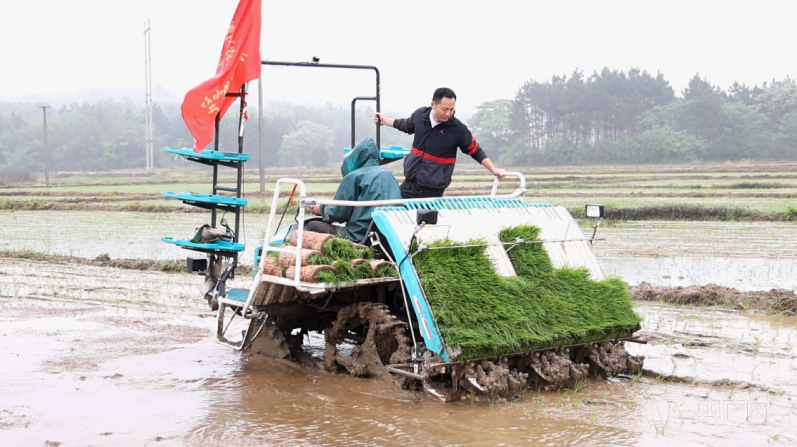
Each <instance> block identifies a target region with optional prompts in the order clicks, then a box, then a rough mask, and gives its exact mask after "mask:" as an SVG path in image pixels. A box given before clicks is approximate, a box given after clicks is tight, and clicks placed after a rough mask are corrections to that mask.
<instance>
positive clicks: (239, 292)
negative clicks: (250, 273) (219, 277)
mask: <svg viewBox="0 0 797 447" xmlns="http://www.w3.org/2000/svg"><path fill="white" fill-rule="evenodd" d="M226 298H227V299H228V300H233V301H240V302H241V303H245V302H246V299H247V298H249V289H230V290H228V291H227V296H226Z"/></svg>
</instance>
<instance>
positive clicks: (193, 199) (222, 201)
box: [163, 191, 249, 206]
mask: <svg viewBox="0 0 797 447" xmlns="http://www.w3.org/2000/svg"><path fill="white" fill-rule="evenodd" d="M163 195H164V196H166V197H170V198H172V199H178V200H182V201H183V202H186V203H188V204H193V203H207V204H212V205H227V206H246V204H247V203H249V201H248V200H246V199H238V198H235V197H225V196H214V195H212V194H194V193H190V192H179V193H175V192H169V191H167V192H164V193H163Z"/></svg>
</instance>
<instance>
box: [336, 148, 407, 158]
mask: <svg viewBox="0 0 797 447" xmlns="http://www.w3.org/2000/svg"><path fill="white" fill-rule="evenodd" d="M349 152H351V148H349V147H346V148H343V155H344V156H345V155H346V154H348V153H349ZM409 154H410V150H409V149H404V148H403V147H401V146H390V147H383V148H382V149H379V158H381V159H383V160H398V159H399V158H404V157H406V156H407V155H409Z"/></svg>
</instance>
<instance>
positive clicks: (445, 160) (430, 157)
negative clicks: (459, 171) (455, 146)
mask: <svg viewBox="0 0 797 447" xmlns="http://www.w3.org/2000/svg"><path fill="white" fill-rule="evenodd" d="M412 153H413V154H415V155H417V156H419V157H422V158H425V159H427V160H429V161H433V162H435V163H456V162H457V159H456V158H440V157H435V156H434V155H429V154H427V153H426V152H422V151H420V150H418V149H416V148H412Z"/></svg>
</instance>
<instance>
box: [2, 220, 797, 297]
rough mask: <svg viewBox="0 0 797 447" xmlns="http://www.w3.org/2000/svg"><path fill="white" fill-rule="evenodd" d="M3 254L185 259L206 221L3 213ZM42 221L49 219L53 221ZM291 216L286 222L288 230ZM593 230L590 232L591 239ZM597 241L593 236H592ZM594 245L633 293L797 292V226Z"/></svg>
mask: <svg viewBox="0 0 797 447" xmlns="http://www.w3.org/2000/svg"><path fill="white" fill-rule="evenodd" d="M2 215H3V217H4V222H5V224H4V226H3V228H2V230H0V250H22V249H27V250H35V251H38V252H42V253H46V254H52V255H65V256H75V257H82V258H90V259H93V258H95V257H97V256H99V255H101V254H108V255H109V256H110V257H111V258H112V259H176V260H180V259H184V258H185V257H186V256H191V252H189V251H185V250H181V249H178V248H176V247H175V246H173V245H170V244H165V243H163V242H161V237H163V236H170V237H175V238H190V237H191V236H193V234H194V230H195V228H196V227H198V226H200V225H202V224H203V223H206V222H205V220H204V219H206V218H207V216H205V215H200V214H174V213H132V212H129V213H128V212H97V211H94V212H80V211H58V212H46V211H15V212H3V213H2ZM44 216H50V217H51V218H47V217H44ZM267 219H268V216H267V215H262V214H256V215H251V216H247V217H246V218H245V219H244V224H243V225H242V231H241V233H242V234H243V237H242V241H243V242H244V243H246V250H245V251H244V254H243V256H242V258H241V259H242V261H241V262H242V263H244V264H250V265H251V264H252V256H253V255H252V254H253V252H254V248H255V247H256V246H258V245H260V244H262V243H263V239H264V236H265V229H266V228H265V227H266V220H267ZM289 222H293V216H292V215H288V216H285V223H289ZM586 230H587V229H586V228H585V233H586V232H587V231H586ZM589 234H591V230H590V232H589ZM598 237H605V240H602V241H597V242H595V245H594V250H595V254H596V255H597V257H598V260H599V262H600V264H601V266H602V267H603V269H604V271H605V272H606V274H607V275H613V276H619V277H621V278H623V280H625V281H626V282H627V283H629V284H630V285H636V284H639V283H640V282H642V281H646V282H648V283H650V284H653V285H661V286H687V285H693V284H699V285H702V284H708V283H715V284H719V285H723V286H726V287H734V288H736V289H739V290H744V291H747V290H762V289H770V288H783V289H789V290H794V289H795V288H797V242H795V241H797V223H794V222H655V221H645V222H623V223H618V224H614V225H611V226H608V225H606V224H604V225H603V226H601V227H599V229H598Z"/></svg>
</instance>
